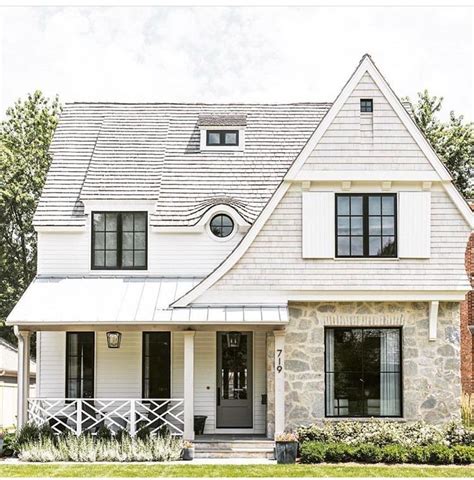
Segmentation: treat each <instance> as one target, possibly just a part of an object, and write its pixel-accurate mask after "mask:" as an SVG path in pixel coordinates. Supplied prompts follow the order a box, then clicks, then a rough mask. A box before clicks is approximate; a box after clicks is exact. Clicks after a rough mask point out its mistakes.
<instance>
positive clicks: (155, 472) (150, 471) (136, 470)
mask: <svg viewBox="0 0 474 480" xmlns="http://www.w3.org/2000/svg"><path fill="white" fill-rule="evenodd" d="M473 470H474V469H473V467H472V466H471V467H469V466H467V467H464V466H447V467H445V466H426V465H402V466H398V465H380V466H379V465H375V466H371V465H354V464H349V465H192V464H189V465H160V464H152V465H150V464H127V465H120V464H74V465H71V464H38V465H35V464H26V465H25V464H24V465H21V464H20V465H0V477H473V476H474V472H473Z"/></svg>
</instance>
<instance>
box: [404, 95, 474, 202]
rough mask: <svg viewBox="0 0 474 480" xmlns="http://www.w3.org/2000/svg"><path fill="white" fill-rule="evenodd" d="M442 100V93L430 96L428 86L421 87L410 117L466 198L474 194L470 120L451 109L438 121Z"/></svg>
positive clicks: (473, 153) (473, 146) (473, 158)
mask: <svg viewBox="0 0 474 480" xmlns="http://www.w3.org/2000/svg"><path fill="white" fill-rule="evenodd" d="M407 100H408V101H410V100H409V99H407ZM410 103H411V102H410ZM442 104H443V97H436V96H433V97H432V96H430V94H429V92H428V90H424V91H423V92H420V93H418V102H417V103H416V104H415V105H414V104H412V110H413V113H414V118H415V121H416V123H417V124H418V126H419V127H420V129H421V131H422V132H423V133H424V134H425V136H426V138H427V139H428V140H429V141H430V143H431V145H432V146H433V148H434V150H435V151H436V153H437V154H438V155H439V156H440V157H441V159H442V160H443V162H444V164H445V165H446V167H447V168H448V170H449V171H450V173H451V175H452V176H453V179H454V183H455V185H456V186H457V187H458V189H459V191H460V192H461V193H462V194H463V195H464V196H465V197H466V198H472V196H473V195H474V129H473V124H472V123H468V122H464V117H463V116H462V115H460V116H458V117H457V116H456V115H455V114H454V112H450V117H449V121H448V122H441V121H440V120H439V118H438V117H437V114H438V113H439V111H440V110H441V107H442Z"/></svg>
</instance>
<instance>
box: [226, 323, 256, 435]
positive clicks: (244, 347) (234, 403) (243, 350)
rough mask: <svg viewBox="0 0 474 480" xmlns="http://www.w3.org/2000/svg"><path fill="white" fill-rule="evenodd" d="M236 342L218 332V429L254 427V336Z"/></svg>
mask: <svg viewBox="0 0 474 480" xmlns="http://www.w3.org/2000/svg"><path fill="white" fill-rule="evenodd" d="M235 339H236V336H235V335H234V336H233V340H234V341H229V332H217V428H252V427H253V421H252V420H253V417H252V398H253V396H252V333H251V332H240V338H239V341H238V342H235ZM236 343H238V345H236Z"/></svg>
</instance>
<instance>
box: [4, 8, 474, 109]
mask: <svg viewBox="0 0 474 480" xmlns="http://www.w3.org/2000/svg"><path fill="white" fill-rule="evenodd" d="M1 13H2V17H3V20H4V28H3V39H2V72H3V84H2V91H1V94H2V97H1V103H0V108H1V111H2V112H3V111H4V109H5V108H6V106H8V105H10V104H12V102H13V101H14V100H15V99H16V98H18V97H20V96H24V95H25V94H26V93H27V92H30V91H32V90H34V89H37V88H39V89H42V90H43V91H44V92H45V93H46V94H47V95H54V94H56V93H58V94H59V95H60V97H61V100H62V101H83V100H87V101H106V100H110V101H208V102H210V101H223V102H224V101H251V102H270V101H278V102H285V101H322V100H326V101H332V100H333V99H334V97H335V96H336V95H337V93H338V91H339V90H340V89H341V87H342V85H343V84H344V82H345V81H346V80H347V78H348V76H349V75H350V73H351V72H352V70H353V69H354V68H355V66H356V64H357V62H358V61H359V59H360V57H361V56H362V54H363V53H365V52H369V53H371V54H372V56H373V58H374V59H375V61H376V63H377V65H378V66H379V67H380V69H381V71H382V73H384V74H385V76H386V78H387V79H388V80H389V82H390V83H391V85H392V87H393V88H394V89H395V91H396V92H397V93H398V94H399V95H401V96H403V95H410V96H411V97H415V96H416V92H417V91H419V90H421V89H423V88H429V90H430V91H431V92H432V93H433V94H438V95H443V96H444V97H445V106H446V108H447V109H454V110H455V111H456V112H458V113H464V114H466V116H467V117H470V118H473V117H474V116H473V115H472V112H473V111H472V109H473V99H472V93H473V73H472V72H473V70H472V64H473V58H474V52H473V45H472V29H473V24H472V15H471V13H472V10H470V9H469V8H442V7H436V8H434V7H433V8H429V7H423V8H389V7H383V8H375V7H372V8H362V7H360V8H343V7H336V8H329V7H315V8H310V7H302V8H295V7H293V8H282V7H275V8H272V7H265V8H251V7H245V8H244V7H242V8H228V7H226V8H218V7H196V8H186V7H177V8H169V7H143V8H138V7H137V8H131V7H128V8H127V7H117V8H113V7H108V8H100V7H89V8H86V7H79V8H52V7H43V8H41V7H34V8H15V9H4V10H3V11H2V12H1Z"/></svg>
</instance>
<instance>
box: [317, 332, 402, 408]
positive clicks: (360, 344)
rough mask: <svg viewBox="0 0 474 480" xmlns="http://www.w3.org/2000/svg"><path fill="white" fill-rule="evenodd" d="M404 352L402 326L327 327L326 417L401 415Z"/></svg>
mask: <svg viewBox="0 0 474 480" xmlns="http://www.w3.org/2000/svg"><path fill="white" fill-rule="evenodd" d="M401 351H402V350H401V328H346V327H337V328H326V329H325V383H326V389H325V396H326V416H328V417H400V416H401V415H402V394H401V392H402V374H401V364H402V362H401V355H402V354H401Z"/></svg>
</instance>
